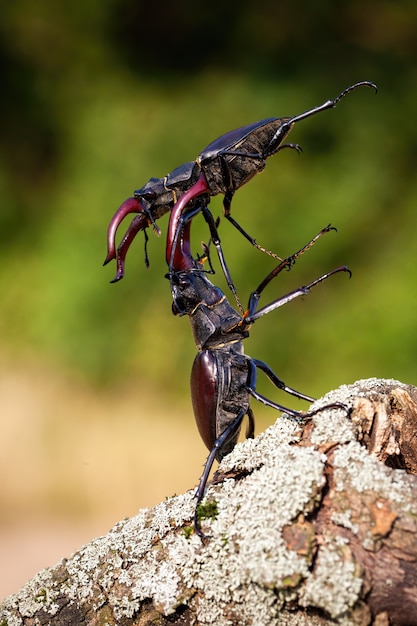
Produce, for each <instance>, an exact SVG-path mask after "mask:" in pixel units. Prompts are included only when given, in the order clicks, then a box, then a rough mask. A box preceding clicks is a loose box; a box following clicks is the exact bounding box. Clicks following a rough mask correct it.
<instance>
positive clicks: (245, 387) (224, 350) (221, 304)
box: [167, 221, 350, 540]
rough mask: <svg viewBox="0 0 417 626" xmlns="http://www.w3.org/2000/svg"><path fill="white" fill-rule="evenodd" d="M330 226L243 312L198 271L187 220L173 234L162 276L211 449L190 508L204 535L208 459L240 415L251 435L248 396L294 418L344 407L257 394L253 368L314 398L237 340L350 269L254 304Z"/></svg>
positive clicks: (219, 451) (231, 435)
mask: <svg viewBox="0 0 417 626" xmlns="http://www.w3.org/2000/svg"><path fill="white" fill-rule="evenodd" d="M330 230H335V229H333V228H332V227H331V226H330V225H329V226H327V227H326V228H324V229H323V230H321V231H320V232H319V233H318V234H317V235H316V236H315V237H314V238H313V239H312V240H311V241H310V242H309V243H308V244H307V245H305V246H304V247H303V248H301V249H300V250H299V251H298V252H296V253H295V254H293V255H291V256H290V257H288V258H286V259H284V260H283V261H281V263H280V264H279V265H277V266H276V267H275V268H274V269H273V270H272V271H271V272H270V273H269V274H268V276H267V277H266V278H265V279H264V280H263V281H262V282H261V283H260V285H259V286H258V288H257V289H256V290H255V291H253V292H252V294H251V296H250V298H249V304H248V309H247V311H246V312H245V313H244V315H240V314H239V313H237V311H236V310H235V309H234V308H233V307H232V306H231V305H230V303H229V302H228V300H227V299H226V296H225V295H224V293H223V292H222V291H221V290H220V289H219V288H218V287H216V286H214V285H213V284H212V283H211V282H210V281H209V280H208V278H207V275H206V273H204V272H203V271H202V263H203V261H202V260H201V259H200V260H199V261H195V260H194V259H193V258H192V256H191V255H190V250H189V247H190V246H189V235H190V221H188V222H186V226H185V229H184V232H183V233H182V236H181V237H178V238H177V248H178V250H175V251H174V254H173V260H174V268H173V271H171V272H169V273H168V274H167V278H169V279H170V283H171V291H172V297H173V304H172V310H173V313H174V314H175V315H188V316H189V319H190V322H191V329H192V333H193V337H194V341H195V344H196V346H197V349H198V353H197V356H196V357H195V360H194V363H193V366H192V371H191V397H192V404H193V410H194V415H195V419H196V422H197V426H198V430H199V432H200V435H201V437H202V439H203V441H204V443H205V445H206V446H207V448H208V449H209V450H210V453H209V456H208V458H207V461H206V463H205V465H204V471H203V474H202V476H201V478H200V482H199V485H198V488H197V491H196V498H197V503H196V509H195V513H194V529H195V532H196V533H197V534H198V535H199V536H200V537H201V538H202V540H204V538H205V535H204V533H203V531H202V530H201V527H200V522H199V519H198V507H199V505H200V503H201V502H202V500H203V498H204V493H205V488H206V483H207V480H208V477H209V474H210V471H211V468H212V465H213V463H214V461H215V459H217V460H218V461H221V460H222V459H223V457H224V456H226V454H228V453H229V452H231V450H232V449H233V448H234V447H235V445H236V443H237V439H238V437H239V432H240V428H241V425H242V422H243V419H244V417H245V415H247V416H248V420H249V424H248V429H247V432H246V436H247V437H253V436H254V415H253V412H252V409H251V407H250V396H252V397H254V398H255V399H256V400H258V401H259V402H262V403H263V404H265V405H267V406H269V407H272V408H274V409H277V410H279V411H285V413H287V414H288V415H289V416H291V417H292V418H297V419H299V418H309V417H311V416H312V415H314V414H315V413H317V412H318V411H321V410H323V408H329V407H330V406H336V407H338V408H343V410H345V411H347V408H346V407H345V406H344V405H341V404H337V403H336V404H334V405H327V406H326V407H323V408H321V409H318V410H316V411H311V412H309V413H301V412H298V411H294V410H292V409H287V408H285V407H284V406H282V405H280V404H277V403H276V402H273V401H272V400H269V399H268V398H266V397H265V396H263V395H261V394H260V393H258V392H257V391H256V377H257V370H258V369H259V370H261V371H262V372H264V374H265V375H266V376H267V377H268V378H269V380H270V381H271V382H272V384H273V385H274V386H275V387H277V388H278V389H280V390H282V391H285V392H286V393H288V394H290V395H292V396H295V397H297V398H300V399H302V400H306V401H308V402H312V401H313V398H312V397H310V396H308V395H306V394H303V393H300V392H299V391H296V390H295V389H292V388H291V387H288V386H287V385H286V384H285V383H284V382H283V381H282V380H281V379H280V378H279V377H278V376H277V375H276V374H275V372H274V371H273V370H272V369H271V368H270V367H269V366H268V365H267V364H266V363H264V362H263V361H260V360H258V359H253V358H251V357H249V356H247V355H245V354H244V351H243V345H242V340H243V339H245V338H246V337H248V336H249V329H250V327H251V325H252V324H253V323H254V322H255V321H256V320H257V319H259V318H260V317H262V316H263V315H266V314H267V313H269V312H271V311H273V310H275V309H277V308H279V307H281V306H282V305H284V304H286V303H287V302H290V301H291V300H294V299H295V298H298V297H299V296H303V295H306V294H308V293H309V292H310V290H311V289H312V288H313V287H315V286H316V285H318V284H319V283H321V282H323V281H324V280H326V279H327V278H329V277H330V276H332V275H333V274H336V273H338V272H348V273H349V274H350V271H349V269H348V268H347V267H345V266H342V267H338V268H337V269H335V270H333V271H331V272H328V273H327V274H324V275H323V276H320V277H319V278H317V279H316V280H314V281H313V282H311V283H309V284H308V285H305V286H303V287H300V288H298V289H295V290H294V291H292V292H290V293H288V294H286V295H285V296H282V297H281V298H278V299H277V300H274V301H273V302H271V303H270V304H268V305H266V306H264V307H263V308H261V309H259V310H258V309H257V307H258V302H259V298H260V296H261V293H262V292H263V290H264V289H265V287H266V286H267V285H268V284H269V283H270V282H271V280H272V279H273V278H275V277H276V276H278V274H279V273H280V272H282V271H283V270H284V269H290V268H291V267H292V266H293V264H294V263H295V261H296V260H297V258H298V257H299V256H301V255H302V254H303V253H304V252H306V250H308V249H309V248H310V247H311V246H312V245H313V244H314V243H315V241H317V239H318V238H319V237H321V236H322V235H323V234H324V233H327V232H329V231H330Z"/></svg>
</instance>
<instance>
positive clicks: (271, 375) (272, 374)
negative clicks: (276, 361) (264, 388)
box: [250, 359, 315, 402]
mask: <svg viewBox="0 0 417 626" xmlns="http://www.w3.org/2000/svg"><path fill="white" fill-rule="evenodd" d="M250 364H251V365H250V367H253V366H254V367H255V368H258V369H260V370H262V372H264V374H266V376H267V377H268V378H269V380H270V381H271V382H272V384H273V385H275V387H277V388H278V389H281V390H282V391H285V393H288V394H289V395H291V396H295V397H296V398H299V399H300V400H306V401H307V402H314V400H315V398H312V397H311V396H307V395H306V394H305V393H301V392H300V391H296V390H295V389H293V388H292V387H288V385H286V384H285V383H284V381H283V380H281V378H278V376H277V375H276V374H275V372H274V371H273V370H272V369H271V368H270V367H269V365H267V364H266V363H264V362H263V361H259V360H258V359H250Z"/></svg>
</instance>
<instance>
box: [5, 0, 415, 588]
mask: <svg viewBox="0 0 417 626" xmlns="http://www.w3.org/2000/svg"><path fill="white" fill-rule="evenodd" d="M0 17H1V19H0V75H1V94H2V95H1V98H0V120H1V122H0V123H1V133H0V159H1V161H0V163H1V165H0V203H1V205H0V206H1V208H0V256H1V263H0V294H1V295H0V303H1V306H0V473H1V482H0V515H1V517H0V561H1V563H2V568H1V575H0V596H4V595H5V594H8V593H11V592H14V591H16V590H17V589H18V588H19V587H20V585H21V584H23V583H24V582H25V581H26V580H27V579H28V578H29V577H31V576H32V575H33V574H34V573H35V572H36V571H37V570H38V569H40V568H42V567H44V566H47V565H52V564H53V563H54V562H56V561H57V560H59V559H60V558H61V557H64V556H68V555H69V554H70V553H71V552H72V551H74V550H76V549H77V548H78V547H80V546H81V545H82V544H83V543H86V542H87V541H89V540H90V539H91V538H93V537H94V536H97V535H100V534H103V533H105V532H106V531H107V530H108V529H109V528H110V527H111V526H112V525H113V524H114V523H115V522H116V521H117V520H119V519H120V518H123V517H125V516H130V515H134V514H135V513H136V512H137V510H138V509H139V508H140V507H144V506H152V505H154V504H156V503H157V502H158V501H159V500H161V499H163V498H164V497H165V496H169V495H172V494H173V493H180V492H182V491H183V490H185V489H188V488H191V487H193V486H194V485H195V483H196V481H197V479H198V477H199V475H200V471H201V465H202V463H203V461H204V459H205V456H206V451H205V449H204V447H203V444H202V443H201V442H200V439H199V436H198V434H197V430H196V427H195V425H194V419H193V415H192V410H191V405H190V399H189V389H188V384H189V382H188V380H189V372H190V369H191V364H192V360H193V358H194V354H195V347H194V344H193V341H192V338H191V334H190V331H189V326H188V320H187V319H186V318H174V317H173V316H172V314H171V297H170V293H169V286H168V282H167V281H166V280H165V278H164V273H165V271H166V268H165V264H164V244H165V237H164V234H165V232H166V226H167V216H165V217H164V218H163V219H161V220H160V223H159V226H160V227H161V229H162V231H163V235H162V237H161V238H159V239H158V238H157V237H156V236H154V234H153V233H152V232H150V233H149V234H150V242H149V254H150V258H151V268H150V269H149V270H146V269H145V267H144V263H143V238H142V237H138V239H137V241H135V243H134V245H133V246H132V248H131V250H130V252H129V255H128V259H127V268H126V269H127V271H126V276H125V279H124V280H123V281H121V282H120V283H118V284H116V285H110V284H109V281H110V279H111V278H112V277H113V274H114V270H115V268H114V267H112V266H107V267H105V268H103V267H102V265H101V264H102V261H103V260H104V257H105V253H106V229H107V225H108V222H109V220H110V218H111V216H112V215H113V213H114V212H115V210H116V208H117V207H118V206H119V205H120V204H121V202H122V201H123V200H125V198H127V197H128V196H130V195H132V192H133V190H134V189H137V188H139V187H141V186H142V185H143V184H144V183H145V182H146V181H147V180H148V178H150V177H151V176H163V175H164V174H166V173H167V172H169V171H171V170H172V169H174V167H176V166H177V165H180V164H181V163H183V162H185V161H189V160H192V159H193V158H195V157H196V156H197V154H198V153H199V152H200V151H201V150H202V149H203V148H204V146H206V145H207V144H208V143H209V142H211V141H212V140H213V139H215V138H216V137H218V136H220V135H222V134H223V133H225V132H227V131H228V130H231V129H233V128H236V127H238V126H241V125H243V124H247V123H249V122H253V121H255V120H258V119H263V118H267V117H273V116H277V117H279V116H284V115H294V114H297V113H300V112H302V111H304V110H306V109H308V108H311V107H312V106H315V105H318V104H320V103H322V102H323V101H325V100H326V99H327V98H329V97H335V96H336V95H337V94H338V93H339V92H340V91H341V90H342V89H344V88H345V87H346V86H348V85H350V84H352V83H354V82H356V81H359V80H372V81H375V82H376V83H377V84H378V86H379V93H378V95H377V96H375V95H374V94H373V92H372V91H371V90H368V89H361V90H358V91H356V92H355V93H353V94H351V95H350V96H348V97H347V98H346V99H345V100H343V101H342V102H341V103H340V105H339V106H338V107H337V109H335V110H332V111H328V112H325V113H322V114H320V115H318V116H317V117H313V118H311V119H308V120H305V121H303V122H301V123H300V124H298V125H297V126H296V128H295V129H294V130H293V131H292V133H291V136H290V140H291V141H293V142H297V143H299V144H301V145H302V147H303V150H304V152H303V154H302V155H301V156H298V155H297V154H296V153H295V152H293V151H290V150H287V151H283V152H282V153H280V154H278V155H276V156H274V157H273V158H271V159H270V160H269V161H268V164H267V168H266V170H265V171H264V172H263V173H262V174H261V175H259V176H257V177H256V178H255V179H254V180H253V181H252V182H251V183H250V184H248V185H247V186H245V187H244V188H242V189H241V190H240V191H239V192H238V193H237V194H236V197H235V200H234V205H233V214H234V216H235V217H236V218H237V219H238V221H240V223H241V224H242V225H243V226H244V227H245V228H246V229H247V230H248V231H249V232H250V233H251V234H252V235H253V236H254V237H256V239H257V240H258V241H259V242H260V243H262V244H263V245H264V246H266V247H267V248H270V249H273V250H274V251H276V252H277V253H279V254H280V255H281V256H284V255H288V254H290V253H291V252H294V251H295V250H296V249H298V248H299V247H301V246H302V245H303V244H304V243H305V242H306V241H307V240H308V239H309V238H310V237H311V236H313V235H314V234H315V233H316V232H317V231H318V230H320V229H321V228H322V227H323V226H325V225H327V224H328V223H329V222H331V223H332V224H334V225H335V226H337V228H338V232H337V233H331V234H328V235H326V237H324V238H323V239H322V240H321V241H320V242H319V243H318V244H317V245H316V246H315V247H314V248H313V249H312V250H311V251H310V252H309V253H308V254H306V255H305V256H304V257H303V258H302V259H300V261H299V262H298V263H297V265H296V266H295V267H294V268H293V270H292V271H291V272H288V273H285V275H282V276H281V277H280V278H279V279H277V281H275V283H273V284H272V285H271V286H270V287H269V289H268V291H267V293H265V302H267V301H270V300H272V299H274V298H275V297H277V296H278V295H282V294H284V293H285V292H286V291H289V290H290V289H293V288H294V287H296V286H299V285H301V284H305V282H307V281H310V280H312V279H313V278H315V277H316V276H318V275H319V274H321V273H323V272H325V271H327V270H328V269H331V268H333V267H336V266H337V265H340V264H347V265H349V266H350V268H351V269H352V272H353V277H352V279H351V280H350V281H349V280H348V279H347V277H346V276H345V275H339V276H335V277H333V278H332V279H331V280H330V281H328V282H327V283H326V284H324V285H321V286H320V287H318V288H317V289H316V290H315V291H314V292H313V293H312V294H311V295H310V296H309V297H308V298H304V299H303V300H300V301H297V302H293V303H291V304H289V305H288V306H287V307H284V308H283V309H281V310H279V311H276V312H274V313H272V314H270V315H268V316H266V317H264V318H262V320H259V321H258V322H257V324H256V325H255V327H254V328H253V331H252V335H251V337H250V339H249V340H247V342H246V345H245V347H246V351H247V352H248V353H249V354H251V355H253V356H255V357H257V358H259V359H263V360H265V361H267V362H268V363H269V365H270V366H271V367H273V368H274V369H275V370H276V371H277V373H278V374H279V375H280V376H282V377H283V378H284V379H285V381H286V382H287V383H288V384H290V385H291V386H294V387H296V388H298V389H300V390H303V391H304V392H306V393H309V394H312V395H316V396H320V395H322V394H324V393H325V392H326V391H327V390H329V389H331V388H333V387H336V386H338V385H340V384H342V383H351V382H353V381H354V380H356V379H358V378H365V377H370V376H381V377H393V378H397V379H400V380H402V381H404V382H407V383H415V382H416V367H415V355H416V347H417V336H416V314H417V297H416V293H415V282H416V267H415V266H416V262H415V250H416V241H417V212H416V205H417V182H416V176H415V168H416V159H417V128H416V123H415V119H416V106H417V57H416V55H417V4H416V3H415V1H414V0H408V1H407V0H399V1H398V0H395V1H394V0H392V1H389V0H385V1H382V2H381V1H380V0H365V1H364V0H350V1H344V2H338V3H336V2H330V1H329V0H327V1H326V0H323V1H320V2H314V3H311V2H310V1H309V0H278V1H271V0H270V1H267V0H256V1H255V0H241V1H240V2H239V3H238V4H236V3H225V2H224V1H222V2H220V1H219V0H212V1H211V2H210V3H207V2H205V3H199V2H190V1H187V0H178V1H177V2H175V3H167V2H160V1H159V0H153V2H145V1H141V0H136V1H134V0H106V1H105V2H103V1H102V0H101V1H100V2H98V1H97V0H90V2H81V1H74V2H60V3H57V2H52V0H39V1H38V2H36V3H33V2H29V0H14V2H9V3H6V2H3V3H1V6H0ZM211 206H212V209H213V212H214V213H215V214H220V213H221V198H215V199H213V202H212V205H211ZM126 226H127V224H126ZM220 228H221V236H222V241H223V244H224V250H225V252H226V257H227V260H228V263H229V266H230V269H231V272H232V275H233V277H234V280H235V283H236V286H237V288H238V292H239V294H240V297H241V299H242V300H243V301H245V300H246V299H247V297H248V295H249V293H250V291H251V290H252V289H253V288H254V287H255V286H256V285H257V284H258V283H259V282H260V280H261V279H262V278H263V276H264V275H265V274H266V273H267V272H268V271H269V270H270V269H271V268H272V266H273V262H272V260H271V259H270V258H268V257H266V256H264V255H262V254H261V253H259V252H258V251H256V250H255V249H253V248H251V246H250V245H249V243H247V242H246V241H245V240H244V239H243V238H242V237H241V236H240V235H239V234H238V233H237V232H236V231H235V230H234V229H233V228H232V227H231V226H230V225H229V224H228V223H225V222H224V221H223V222H222V223H221V227H220ZM121 232H124V229H123V227H122V228H121ZM207 238H208V234H207V229H206V227H205V225H204V223H203V220H202V219H200V220H195V224H194V226H193V244H194V247H195V251H196V252H197V251H198V249H199V242H200V240H201V239H203V240H207ZM213 261H214V262H215V263H216V259H215V258H214V256H213ZM216 268H217V265H216ZM215 280H216V282H217V283H218V284H219V285H220V286H221V287H224V281H223V277H222V275H221V272H219V271H217V274H216V277H215ZM260 378H261V377H260ZM260 390H261V391H262V392H263V393H265V394H266V395H268V396H270V397H272V398H275V399H276V400H277V401H281V402H284V401H285V402H287V401H288V399H287V398H283V397H282V396H280V395H279V394H277V393H276V391H275V390H274V389H271V387H270V386H269V385H268V383H264V382H263V381H262V380H260ZM288 402H289V401H288ZM290 405H291V406H293V403H290ZM295 406H296V407H299V408H301V405H299V404H298V405H295ZM255 410H256V416H257V430H258V432H259V430H262V429H264V428H265V427H266V426H267V425H268V424H269V423H271V421H272V420H274V419H275V418H276V415H275V414H274V412H273V411H271V410H270V409H269V410H268V409H264V408H263V407H258V406H256V407H255Z"/></svg>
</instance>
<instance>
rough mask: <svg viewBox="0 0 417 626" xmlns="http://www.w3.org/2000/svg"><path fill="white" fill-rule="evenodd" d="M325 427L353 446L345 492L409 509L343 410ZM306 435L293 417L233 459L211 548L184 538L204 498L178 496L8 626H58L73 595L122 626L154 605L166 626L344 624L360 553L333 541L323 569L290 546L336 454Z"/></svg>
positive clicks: (7, 610) (325, 547) (109, 538)
mask: <svg viewBox="0 0 417 626" xmlns="http://www.w3.org/2000/svg"><path fill="white" fill-rule="evenodd" d="M355 393H356V392H355V391H354V390H353V386H352V387H344V388H342V393H340V391H339V393H337V396H336V395H335V396H334V397H333V396H332V395H330V397H329V396H327V397H326V398H324V399H322V400H320V401H319V405H324V404H326V403H328V402H333V401H335V398H336V397H337V401H338V402H345V403H346V404H348V405H351V403H352V401H353V398H354V397H355ZM315 406H317V404H316V405H315ZM314 423H315V427H314V429H313V434H312V439H314V440H315V441H314V443H315V444H317V445H319V443H322V442H325V441H341V442H342V444H343V445H341V446H340V447H339V448H338V449H337V450H336V452H335V454H334V457H333V460H332V463H333V465H334V476H335V483H336V485H338V487H337V488H339V485H340V489H344V488H346V487H347V483H349V488H354V489H356V490H357V491H361V490H364V489H367V488H369V489H371V488H373V489H375V485H377V486H378V489H379V490H380V492H381V494H384V493H385V494H389V497H390V498H391V499H393V500H394V501H397V500H398V501H399V500H401V493H402V492H401V490H402V489H403V487H402V485H401V484H400V483H401V480H400V479H397V474H396V473H395V472H394V471H392V470H389V469H387V468H385V467H384V466H382V465H381V464H380V463H379V462H378V461H377V460H376V459H373V458H372V457H370V456H369V455H368V453H367V452H366V450H365V449H364V448H363V447H361V446H360V445H359V444H358V443H357V442H356V441H355V436H354V434H355V433H354V428H353V426H352V424H351V423H350V421H349V420H348V419H347V417H346V415H345V413H344V411H343V410H336V411H334V410H333V411H323V412H322V413H319V414H318V415H317V416H316V417H315V418H314ZM300 432H301V428H300V425H299V424H297V423H296V422H294V421H293V420H290V419H288V418H285V417H284V418H281V419H279V420H278V421H277V422H276V423H275V424H274V425H273V426H271V427H270V428H268V429H267V431H265V432H264V433H262V434H261V435H260V436H258V437H257V438H256V439H254V440H246V441H245V442H243V443H241V444H238V445H237V446H236V448H235V449H234V450H233V451H232V453H231V454H230V455H228V456H227V457H225V459H224V460H223V462H222V464H221V466H220V469H221V471H222V472H224V473H225V474H226V476H227V472H231V471H233V472H242V476H243V477H242V478H241V479H236V478H235V477H230V478H225V479H224V481H223V482H222V483H221V484H218V485H214V486H210V487H209V489H208V493H207V497H208V498H209V499H215V500H216V502H217V507H218V514H217V516H216V518H215V519H212V520H205V521H203V522H202V526H203V530H204V532H206V533H207V535H209V537H210V538H209V539H208V541H207V542H206V543H205V544H204V545H203V544H202V542H201V540H200V538H199V537H198V536H196V535H191V536H190V533H184V527H189V526H190V523H191V521H192V518H193V512H194V506H195V499H194V495H193V492H192V491H190V492H187V493H185V494H183V495H181V496H175V497H173V498H170V499H168V500H166V501H165V502H162V503H161V504H159V505H157V506H156V507H154V508H153V509H144V510H142V511H140V512H139V514H138V515H137V516H135V517H133V518H131V519H126V520H123V521H121V522H119V523H118V524H116V526H115V527H114V528H113V529H112V530H111V531H110V532H109V533H108V535H106V536H105V537H99V538H97V539H95V540H94V541H92V542H91V543H90V544H88V545H86V546H84V547H83V548H81V549H80V550H79V551H78V552H77V553H76V554H74V555H73V556H72V557H70V558H69V559H68V560H63V561H61V562H60V563H58V564H57V565H56V566H55V567H54V568H49V569H46V570H44V571H43V572H40V573H39V574H38V575H37V576H36V577H35V578H34V579H33V580H32V581H30V582H29V583H28V584H27V585H25V587H23V589H22V590H21V591H20V592H19V593H18V594H16V595H15V596H11V597H10V598H9V599H8V600H6V601H5V602H4V604H3V606H2V607H1V610H0V619H3V621H5V622H6V623H7V625H8V626H20V625H21V624H22V623H23V620H24V619H27V618H32V619H33V621H32V622H31V624H32V625H33V626H36V625H37V624H41V623H42V620H43V622H45V615H46V614H47V615H48V616H49V617H50V618H51V623H52V620H53V617H54V616H55V615H56V614H57V613H58V612H59V611H60V610H61V607H62V602H61V599H62V594H63V589H64V590H65V591H64V592H65V596H66V598H67V599H68V600H69V602H70V603H73V604H74V606H77V607H82V606H84V605H89V606H90V607H91V610H93V611H96V612H98V611H100V610H101V609H102V608H103V607H105V606H106V607H111V610H112V614H113V616H114V619H115V622H117V621H118V620H122V619H128V618H132V617H133V616H134V615H135V614H136V613H137V612H138V611H139V610H140V608H141V606H142V603H143V602H144V601H151V602H152V604H153V606H154V607H156V609H157V610H159V611H160V612H161V613H162V614H163V615H165V616H168V615H171V614H173V613H174V612H175V611H176V609H177V608H178V607H180V606H181V605H188V606H189V607H190V608H191V609H192V611H193V612H194V614H195V615H196V617H197V621H198V624H200V625H201V626H204V625H206V624H207V625H209V624H210V625H212V624H214V623H215V624H216V626H230V625H233V624H241V625H242V626H243V625H245V624H262V625H263V626H274V625H278V624H283V623H285V624H289V625H290V624H296V623H301V622H299V621H297V618H296V617H295V615H294V616H293V617H291V613H288V614H287V617H286V618H285V622H283V621H282V615H281V617H280V611H281V610H285V607H286V606H287V603H288V602H291V601H292V600H297V601H298V602H299V603H300V604H301V605H302V606H305V607H306V608H307V607H315V608H318V609H321V610H323V611H324V612H325V613H327V614H328V615H330V616H331V617H332V618H333V619H334V620H336V623H340V624H342V623H345V618H346V615H347V614H348V612H349V610H350V609H351V608H352V607H354V605H355V603H356V602H357V601H358V599H359V597H360V591H361V586H362V580H361V572H360V571H358V568H357V566H356V564H355V561H354V558H353V557H352V555H351V554H350V553H348V552H349V547H348V546H347V545H346V544H345V543H344V541H343V540H341V539H340V538H338V537H335V536H331V535H329V536H326V537H325V538H324V539H323V541H322V544H321V545H320V546H319V547H318V548H317V552H316V554H315V567H314V568H313V567H312V558H313V557H312V553H311V552H310V551H306V552H303V551H300V552H297V551H296V550H295V549H292V548H291V546H290V545H288V543H287V542H286V541H285V539H284V535H283V530H284V529H285V528H288V527H291V525H293V524H296V523H297V522H298V521H299V520H300V519H301V520H302V519H304V517H305V516H306V515H307V514H314V511H315V510H316V509H317V508H318V507H319V505H320V501H321V498H322V489H323V487H324V485H325V482H326V477H325V464H326V460H327V458H326V456H325V454H323V453H321V452H319V451H318V450H317V449H316V448H315V447H313V446H311V447H309V446H297V445H294V444H296V443H297V442H298V441H299V438H300ZM358 467H359V468H361V469H360V471H358V469H357V468H358ZM353 468H356V469H353ZM416 510H417V506H416ZM346 519H347V523H348V522H349V519H348V518H346ZM176 529H177V531H176V532H175V530H176ZM173 531H174V532H173ZM107 610H108V609H107ZM337 620H339V621H337ZM302 623H304V622H302ZM310 623H311V624H313V623H314V621H311V622H310Z"/></svg>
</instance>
